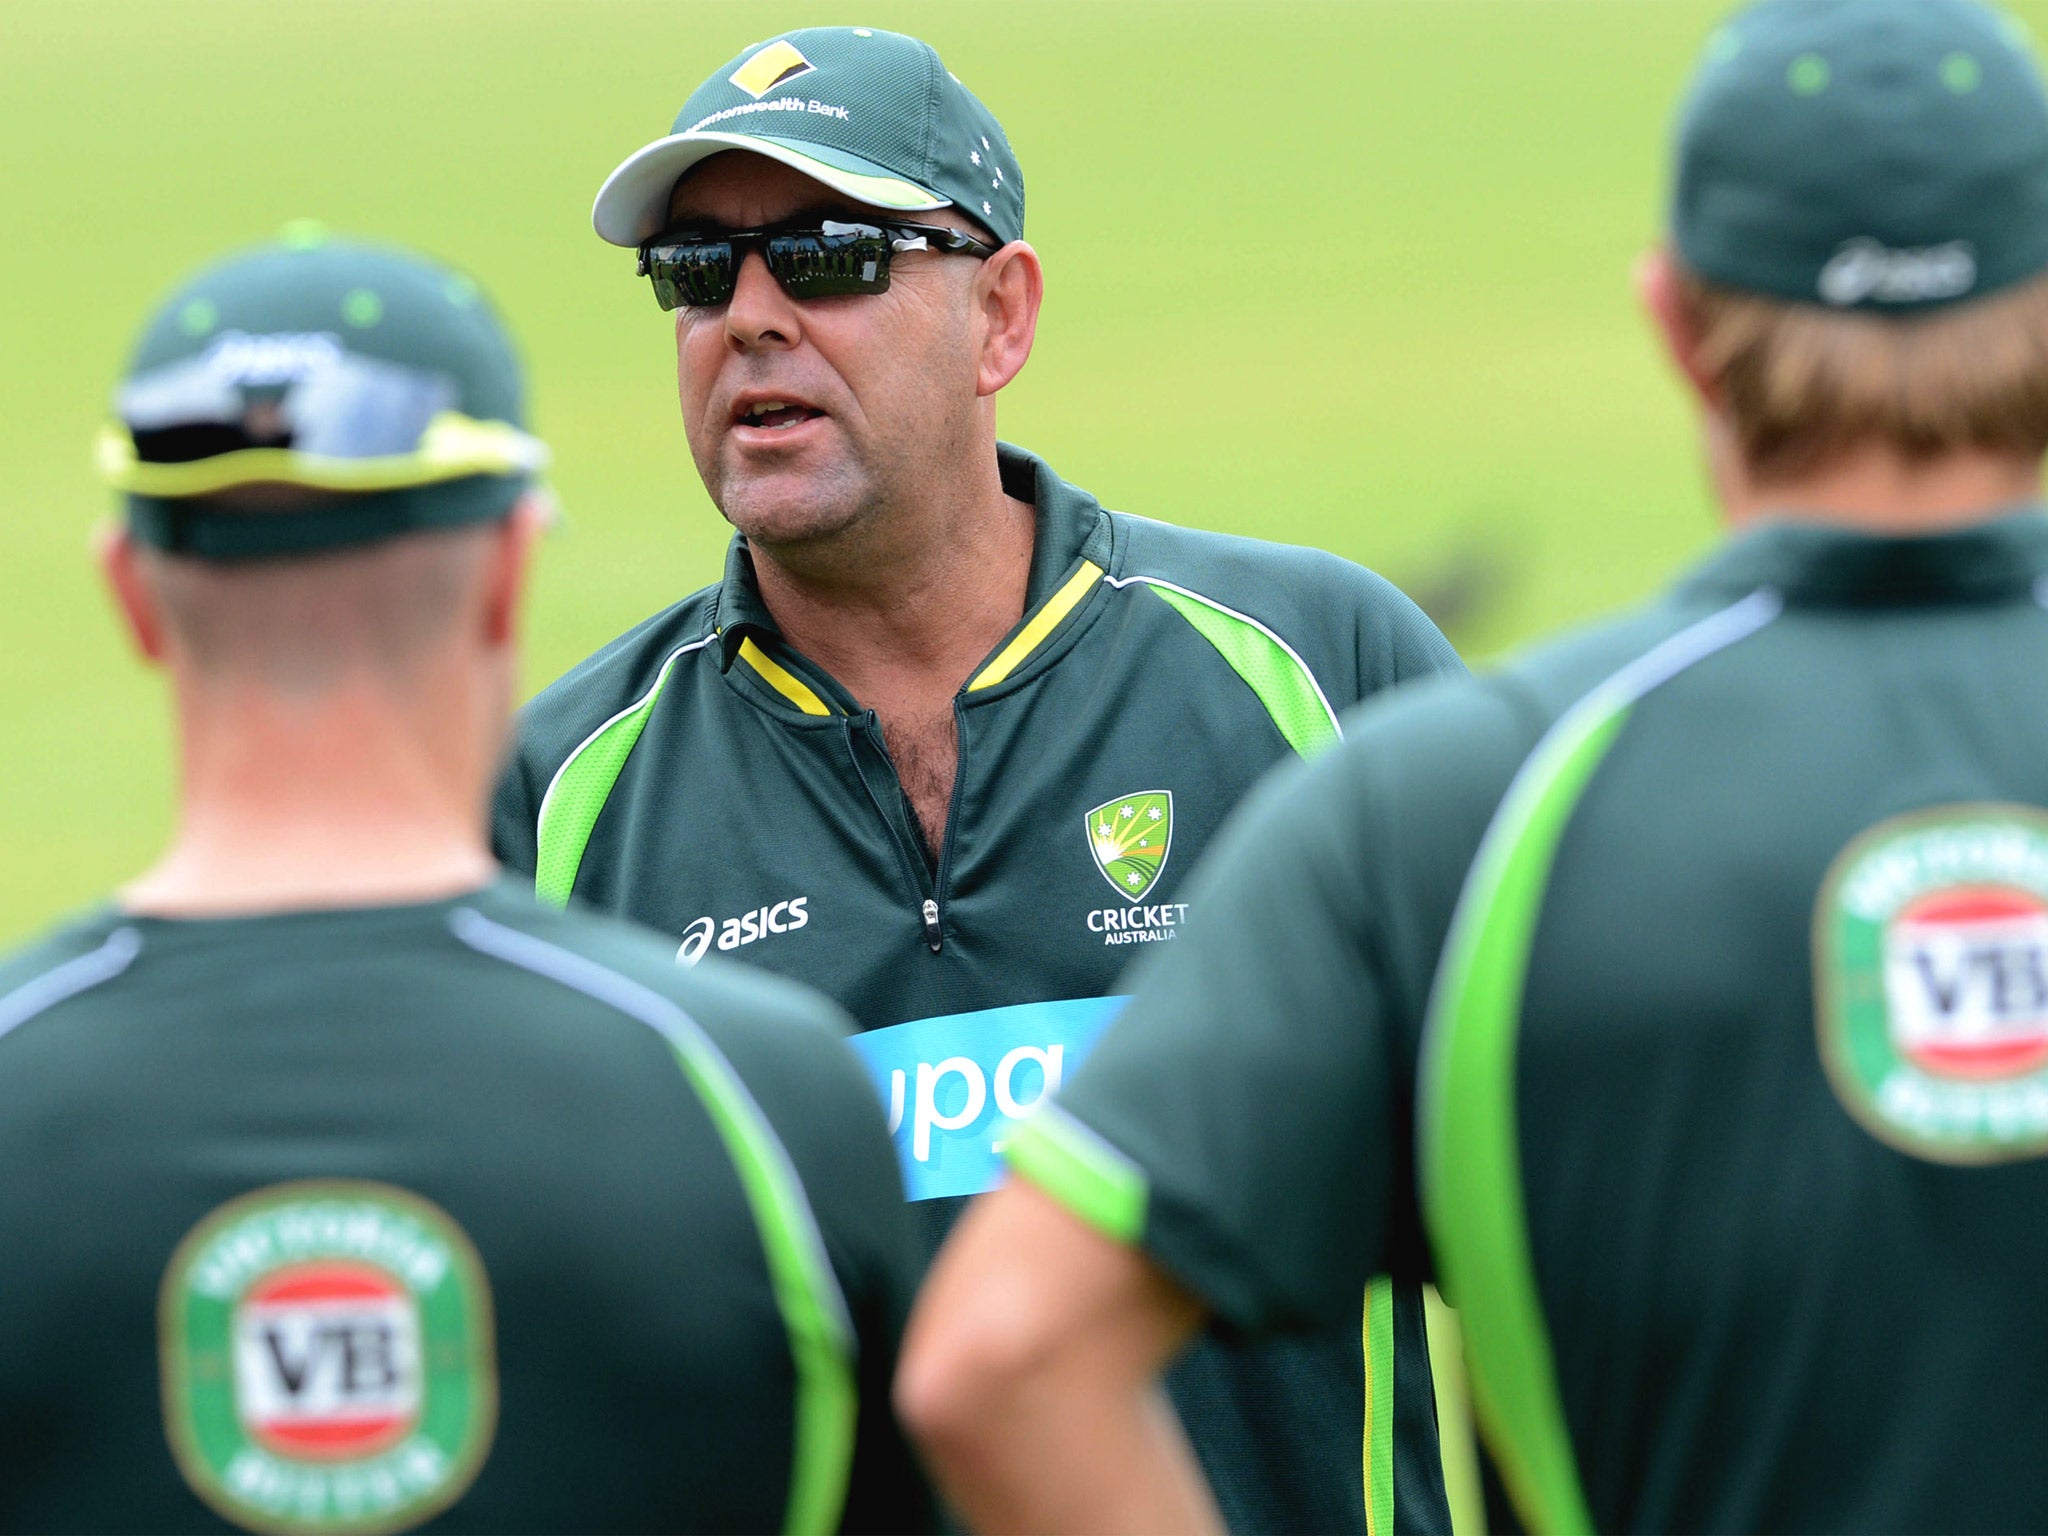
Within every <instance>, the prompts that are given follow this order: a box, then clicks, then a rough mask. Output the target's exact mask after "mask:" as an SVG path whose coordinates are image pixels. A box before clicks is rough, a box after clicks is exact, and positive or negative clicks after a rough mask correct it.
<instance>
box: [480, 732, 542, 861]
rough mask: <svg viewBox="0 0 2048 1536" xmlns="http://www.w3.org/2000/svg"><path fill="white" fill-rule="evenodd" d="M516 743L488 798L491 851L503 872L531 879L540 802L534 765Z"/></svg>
mask: <svg viewBox="0 0 2048 1536" xmlns="http://www.w3.org/2000/svg"><path fill="white" fill-rule="evenodd" d="M522 745H523V744H521V743H517V742H515V743H514V745H513V748H512V750H511V752H510V753H508V754H507V756H506V758H505V765H504V769H503V771H502V772H501V773H500V774H499V776H498V787H497V789H496V791H495V792H494V793H493V794H492V796H491V851H492V852H493V853H494V854H495V855H496V856H497V860H498V862H499V863H500V864H502V865H504V866H505V868H507V869H509V870H512V871H513V872H514V873H516V874H521V875H525V876H527V877H528V878H529V879H530V878H531V877H532V875H533V872H534V870H535V869H536V868H538V867H539V863H540V857H539V839H540V801H541V795H542V793H543V791H544V788H545V786H542V787H541V788H536V787H535V785H534V780H533V765H532V764H531V763H530V762H529V761H528V760H527V756H526V753H525V752H524V751H523V750H521V748H522Z"/></svg>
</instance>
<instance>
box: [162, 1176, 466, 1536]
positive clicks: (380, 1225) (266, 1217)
mask: <svg viewBox="0 0 2048 1536" xmlns="http://www.w3.org/2000/svg"><path fill="white" fill-rule="evenodd" d="M158 1334H159V1348H160V1350H161V1354H162V1370H163V1399H164V1417H165V1421H166V1427H167V1429H168V1431H169V1436H170V1442H171V1450H172V1452H173V1454H174V1455H175V1457H176V1459H177V1463H178V1468H179V1470H180V1471H181V1472H182V1473H183V1474H184V1476H185V1480H186V1481H187V1482H188V1483H190V1484H191V1485H192V1489H193V1491H194V1492H195V1493H197V1494H198V1495H199V1497H200V1498H201V1499H203V1500H205V1502H206V1503H207V1504H209V1505H211V1506H212V1507H213V1509H214V1510H216V1511H217V1512H218V1513H219V1514H221V1515H222V1516H224V1517H226V1518H227V1519H228V1520H230V1521H232V1522H234V1523H235V1524H237V1525H240V1526H243V1527H245V1528H247V1529H250V1530H255V1531H267V1532H269V1531H274V1532H286V1531H289V1532H337V1533H348V1536H377V1533H381V1532H386V1531H396V1530H399V1529H402V1528H405V1527H409V1526H412V1525H416V1524H418V1523H420V1522H421V1521H424V1520H426V1519H428V1518H430V1517H431V1516H432V1515H434V1514H436V1513H437V1512H439V1511H440V1510H442V1509H444V1508H446V1507H447V1506H448V1505H449V1504H451V1503H453V1502H454V1501H455V1500H456V1499H457V1498H458V1497H460V1496H461V1494H462V1493H463V1491H464V1490H465V1489H467V1488H468V1487H469V1485H470V1484H471V1482H473V1481H474V1480H475V1478H476V1475H477V1472H478V1470H479V1469H480V1468H481V1467H482V1466H483V1462H484V1457H485V1455H486V1453H487V1452H488V1451H489V1450H490V1445H491V1435H492V1432H493V1430H494V1429H495V1427H496V1423H497V1404H498V1393H497V1373H496V1363H495V1355H494V1346H493V1330H492V1321H491V1298H490V1290H489V1287H488V1285H487V1283H486V1281H485V1279H484V1272H483V1266H482V1265H481V1264H480V1263H479V1262H478V1260H477V1256H476V1250H475V1249H474V1248H473V1247H472V1246H471V1245H470V1242H469V1239H468V1238H467V1237H466V1236H465V1235H464V1234H463V1232H462V1229H461V1228H460V1227H458V1226H456V1225H455V1223H454V1222H453V1221H452V1220H450V1219H449V1217H448V1216H447V1215H446V1214H445V1213H443V1212H442V1211H440V1210H439V1209H437V1208H436V1207H434V1206H432V1205H430V1204H428V1203H427V1202H426V1201H425V1200H422V1199H420V1198H419V1197H418V1196H417V1195H413V1194H410V1193H408V1192H406V1191H405V1190H402V1189H394V1188H392V1187H391V1186H389V1185H385V1184H367V1183H353V1182H341V1181H336V1182H331V1183H330V1182H321V1183H304V1184H280V1185H274V1186H272V1187H270V1188H268V1189H261V1190H258V1191H256V1192H255V1193H254V1194H250V1195H245V1196H243V1197H242V1198H241V1199H239V1200H234V1201H230V1202H229V1203H228V1204H227V1205H224V1206H222V1207H221V1208H220V1209H219V1210H217V1211H215V1212H214V1213H213V1214H212V1215H210V1216H208V1217H207V1218H206V1219H205V1220H204V1221H202V1222H201V1223H200V1224H199V1225H198V1226H197V1227H195V1228H194V1229H193V1230H192V1232H191V1233H190V1234H189V1235H188V1236H187V1237H186V1238H185V1240H184V1242H182V1243H181V1244H179V1246H178V1250H177V1252H176V1254H175V1255H173V1257H172V1259H171V1265H170V1268H169V1270H168V1271H167V1272H166V1273H165V1275H164V1283H163V1292H162V1295H161V1298H160V1301H159V1306H158Z"/></svg>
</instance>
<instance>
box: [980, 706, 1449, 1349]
mask: <svg viewBox="0 0 2048 1536" xmlns="http://www.w3.org/2000/svg"><path fill="white" fill-rule="evenodd" d="M1368 766H1369V764H1368V761H1367V759H1366V757H1365V755H1364V754H1362V753H1361V752H1360V751H1359V750H1358V746H1357V744H1356V743H1354V744H1352V745H1351V746H1347V747H1343V748H1339V749H1337V750H1336V751H1333V752H1331V753H1328V754H1326V755H1324V756H1323V757H1321V758H1319V759H1318V760H1317V761H1315V762H1314V763H1311V764H1308V765H1305V766H1296V767H1292V768H1289V769H1284V770H1282V771H1281V772H1280V773H1279V774H1277V775H1275V776H1274V777H1273V778H1270V779H1268V780H1267V782H1266V783H1265V785H1264V786H1263V787H1262V788H1261V789H1260V790H1259V791H1258V792H1257V793H1256V794H1255V795H1254V796H1253V797H1252V798H1251V799H1250V800H1249V801H1248V802H1247V804H1246V806H1245V807H1244V808H1243V809H1242V810H1241V811H1240V812H1239V813H1238V814H1237V815H1236V816H1235V817H1234V818H1233V819H1232V822H1231V824H1230V825H1229V827H1228V828H1227V829H1226V831H1225V833H1224V834H1223V836H1222V837H1221V838H1220V839H1219V842H1218V844H1217V847H1216V849H1215V851H1214V852H1213V853H1212V854H1211V855H1210V856H1209V857H1208V859H1207V860H1205V862H1204V864H1203V866H1202V871H1201V873H1200V874H1199V875H1198V877H1197V879H1196V881H1195V884H1194V887H1193V889H1192V890H1191V891H1190V894H1189V907H1190V915H1189V919H1188V921H1187V924H1186V925H1185V926H1184V927H1182V928H1181V929H1180V930H1179V937H1178V938H1177V939H1176V941H1175V942H1174V943H1172V944H1171V945H1170V946H1165V947H1163V948H1162V950H1161V951H1160V952H1159V953H1157V954H1156V955H1152V956H1148V957H1147V959H1146V960H1145V962H1143V963H1142V964H1141V965H1140V966H1139V967H1138V968H1137V970H1136V972H1135V973H1134V975H1133V978H1132V980H1133V982H1134V983H1135V986H1134V990H1135V994H1136V995H1135V997H1134V1000H1133V1001H1132V1003H1131V1005H1130V1008H1129V1009H1128V1011H1127V1012H1126V1013H1125V1014H1124V1015H1123V1016H1122V1017H1121V1018H1120V1019H1119V1020H1118V1022H1117V1023H1116V1025H1114V1026H1113V1027H1112V1028H1111V1030H1110V1031H1109V1033H1108V1034H1107V1035H1106V1036H1105V1038H1104V1039H1103V1040H1102V1042H1101V1043H1100V1044H1099V1045H1098V1046H1097V1047H1096V1050H1095V1052H1094V1054H1093V1055H1092V1056H1091V1058H1090V1059H1089V1061H1088V1063H1087V1065H1086V1066H1085V1067H1084V1068H1083V1069H1082V1070H1081V1071H1080V1072H1079V1073H1077V1074H1076V1076H1075V1078H1074V1080H1073V1082H1072V1083H1071V1084H1070V1085H1069V1086H1068V1087H1067V1088H1066V1089H1065V1090H1064V1091H1063V1093H1062V1095H1061V1097H1060V1100H1059V1102H1058V1103H1057V1104H1055V1105H1054V1106H1051V1107H1050V1108H1049V1109H1048V1110H1047V1111H1045V1112H1044V1113H1042V1114H1040V1115H1038V1116H1035V1117H1033V1119H1031V1120H1029V1121H1027V1122H1025V1124H1024V1125H1023V1126H1022V1127H1021V1128H1020V1130H1019V1132H1018V1134H1017V1135H1016V1136H1014V1137H1013V1139H1012V1141H1011V1150H1010V1153H1009V1158H1010V1166H1011V1168H1012V1169H1013V1171H1015V1172H1016V1173H1018V1174H1019V1175H1021V1176H1022V1177H1024V1178H1026V1179H1029V1180H1030V1181H1032V1182H1033V1183H1034V1184H1037V1185H1038V1186H1039V1187H1041V1188H1042V1189H1044V1190H1045V1191H1046V1192H1047V1193H1049V1194H1051V1195H1052V1196H1053V1197H1054V1198H1055V1199H1058V1200H1060V1201H1061V1202H1062V1203H1064V1204H1066V1205H1067V1206H1068V1207H1069V1208H1070V1209H1072V1210H1073V1211H1074V1212H1075V1213H1076V1214H1077V1215H1079V1216H1080V1217H1082V1218H1083V1219H1084V1220H1087V1221H1089V1222H1090V1223H1091V1224H1093V1225H1095V1226H1097V1227H1098V1228H1100V1229H1101V1230H1103V1231H1105V1232H1107V1233H1109V1234H1110V1235H1112V1236H1114V1237H1116V1238H1118V1239H1120V1240H1123V1241H1129V1242H1136V1243H1138V1244H1141V1245H1142V1246H1143V1248H1144V1249H1145V1250H1146V1252H1147V1253H1149V1254H1150V1255H1151V1256H1152V1257H1153V1258H1154V1259H1155V1260H1156V1261H1157V1262H1158V1263H1159V1264H1160V1265H1162V1266H1163V1267H1164V1268H1165V1269H1166V1270H1167V1271H1168V1272H1169V1273H1171V1274H1173V1275H1174V1276H1175V1277H1176V1278H1178V1279H1179V1280H1180V1281H1181V1282H1182V1283H1183V1284H1185V1285H1186V1286H1188V1287H1189V1288H1190V1289H1191V1290H1192V1291H1194V1292H1195V1293H1196V1294H1197V1295H1199V1296H1200V1297H1202V1298H1203V1299H1204V1300H1205V1301H1206V1302H1207V1303H1208V1304H1209V1305H1210V1306H1211V1307H1212V1308H1213V1309H1214V1310H1215V1311H1216V1312H1217V1313H1218V1314H1220V1315H1221V1316H1222V1317H1223V1318H1225V1319H1226V1320H1228V1321H1230V1322H1231V1323H1234V1324H1236V1325H1237V1326H1238V1327H1240V1328H1243V1329H1246V1330H1253V1331H1258V1330H1264V1329H1269V1328H1278V1327H1287V1326H1307V1325H1312V1324H1316V1323H1324V1322H1334V1321H1335V1320H1337V1319H1338V1318H1340V1317H1344V1316H1348V1315H1349V1314H1350V1313H1352V1312H1354V1311H1355V1310H1356V1308H1357V1304H1358V1296H1359V1292H1360V1291H1361V1289H1362V1288H1363V1287H1364V1285H1365V1283H1366V1280H1367V1279H1368V1278H1369V1277H1370V1276H1372V1275H1374V1274H1377V1273H1382V1272H1388V1271H1390V1270H1392V1269H1393V1268H1394V1266H1393V1264H1392V1263H1391V1262H1390V1260H1391V1258H1392V1254H1391V1251H1390V1250H1391V1246H1392V1245H1391V1243H1390V1234H1391V1233H1392V1232H1393V1231H1394V1230H1395V1228H1396V1226H1397V1224H1398V1223H1397V1220H1396V1216H1395V1205H1396V1194H1395V1191H1396V1190H1397V1189H1401V1190H1405V1189H1406V1188H1407V1187H1408V1183H1409V1181H1408V1176H1407V1170H1408V1166H1409V1154H1408V1146H1409V1143H1410V1140H1411V1136H1410V1133H1409V1123H1410V1112H1409V1087H1408V1084H1409V1075H1410V1074H1409V1069H1408V1062H1407V1060H1406V1059H1405V1058H1406V1054H1407V1053H1406V1052H1405V1051H1404V1050H1403V1049H1402V1048H1401V1045H1400V1043H1399V1042H1398V1040H1397V1038H1396V1037H1397V1033H1398V1031H1397V1028H1396V1020H1397V1016H1398V1015H1399V1014H1400V1013H1401V1012H1403V1011H1404V1010H1403V1000H1402V999H1399V998H1398V997H1396V996H1395V995H1394V993H1395V989H1394V988H1393V986H1392V984H1391V978H1390V976H1389V973H1388V970H1387V967H1386V965H1385V963H1384V956H1383V953H1382V948H1383V936H1382V933H1381V922H1380V912H1379V907H1380V905H1381V903H1380V901H1379V899H1378V898H1377V897H1376V894H1375V885H1376V881H1375V873H1376V870H1377V868H1378V864H1379V860H1378V858H1377V857H1376V843H1377V841H1378V840H1377V838H1376V835H1375V826H1374V823H1375V819H1376V814H1377V809H1378V808H1377V805H1376V804H1375V797H1374V795H1373V785H1372V782H1371V778H1370V775H1369V774H1368V773H1366V772H1364V771H1363V770H1364V769H1366V768H1367V767H1368Z"/></svg>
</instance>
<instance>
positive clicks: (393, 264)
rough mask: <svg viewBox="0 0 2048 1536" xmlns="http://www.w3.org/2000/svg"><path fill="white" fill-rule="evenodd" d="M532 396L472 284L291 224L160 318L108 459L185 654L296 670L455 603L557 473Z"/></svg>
mask: <svg viewBox="0 0 2048 1536" xmlns="http://www.w3.org/2000/svg"><path fill="white" fill-rule="evenodd" d="M524 394H525V390H524V385H523V382H522V379H521V374H520V368H519V362H518V358H517V355H516V354H515V352H514V350H513V347H512V343H511V340H510V338H509V337H508V336H507V334H506V332H505V330H504V328H503V326H502V325H501V324H500V323H499V321H498V319H497V317H496V316H495V314H494V313H493V312H492V309H491V307H490V305H489V303H488V301H487V300H486V299H485V298H484V296H483V295H482V293H481V292H480V291H479V290H478V288H477V286H476V284H475V283H474V282H472V281H471V280H470V279H468V278H467V277H465V276H463V275H461V274H460V273H457V272H455V271H452V270H450V269H448V268H446V267H443V266H441V265H439V264H437V263H434V262H431V261H428V260H425V259H423V258H421V257H418V256H414V255H411V254H408V253H405V252H401V251H396V250H388V249H380V248H375V247H369V246H364V245H358V244H353V243H348V242H343V241H337V240H330V239H328V238H327V237H326V236H325V235H324V233H323V232H321V231H319V230H318V229H317V227H313V226H297V227H295V228H294V229H292V230H290V231H288V232H287V235H286V237H285V239H284V240H282V241H281V242H280V243H278V244H276V245H273V246H267V247H262V248H259V249H256V250H253V251H248V252H244V253H241V254H238V255H236V256H232V257H229V258H227V259H225V260H223V261H220V262H218V263H216V264H214V265H213V266H210V267H208V268H207V269H205V270H204V271H202V272H201V273H199V274H198V275H197V276H195V277H193V278H192V279H191V280H189V281H188V282H186V283H185V284H184V285H183V286H181V287H180V288H179V289H178V290H177V291H176V292H174V293H173V294H172V295H171V296H170V297H169V298H168V299H167V300H165V302H164V303H163V304H162V305H161V306H160V307H159V308H158V309H157V311H156V313H155V315H154V316H153V317H152V318H151V320H150V321H149V323H148V324H147V325H146V326H145V328H144V330H143V333H142V336H141V339H140V340H139V342H138V343H137V345H136V348H135V352H134V355H133V358H132V360H131V362H130V364H129V367H128V370H127V374H126V377H125V378H124V379H123V381H122V383H121V385H120V386H119V388H118V389H117V391H116V392H115V396H114V412H113V419H112V420H111V421H110V422H109V423H108V424H107V425H106V427H105V428H103V429H102V432H101V435H100V442H99V460H100V466H101V469H102V472H103V473H104V475H105V476H106V478H107V480H108V481H109V483H110V484H112V485H113V486H114V487H116V488H117V489H118V490H119V491H121V492H122V493H123V501H124V507H125V512H126V528H127V535H128V538H129V539H130V540H131V541H132V543H133V544H134V545H136V546H139V547H140V549H141V550H142V551H143V552H144V561H145V563H146V564H147V565H148V566H149V568H150V569H151V570H152V572H153V573H154V576H155V581H156V585H157V587H158V589H159V592H160V595H161V597H162V599H163V607H164V613H165V618H166V622H167V623H168V624H169V625H170V626H171V627H172V628H174V629H175V630H177V631H178V632H179V633H180V634H181V635H184V636H187V637H189V638H190V639H191V640H192V641H193V642H194V643H193V645H192V647H191V650H192V653H193V655H194V656H195V659H197V660H199V661H201V662H202V663H206V664H226V663H229V662H231V661H233V660H234V659H236V657H237V655H238V654H240V653H250V654H247V655H246V656H245V659H247V660H249V661H251V662H254V663H259V664H266V665H268V664H275V665H276V666H278V667H281V668H282V669H283V670H284V671H285V672H287V673H290V674H292V675H294V676H298V677H301V678H304V677H308V676H310V674H311V673H312V672H314V671H317V670H318V667H317V665H316V663H317V662H318V661H319V660H320V658H321V657H322V655H323V654H325V655H329V656H331V657H332V660H333V661H334V662H336V663H339V662H342V661H345V660H346V659H348V655H349V653H350V652H351V651H352V650H353V651H359V652H361V654H362V655H363V656H364V657H366V658H368V659H385V660H389V659H392V658H393V657H394V656H396V655H397V654H399V653H400V651H402V649H403V647H404V644H405V643H406V642H408V641H409V640H415V639H417V638H419V637H421V636H423V635H425V634H426V633H428V632H429V631H430V630H431V629H432V627H433V625H434V624H435V623H437V622H438V621H439V619H440V618H441V617H442V616H444V615H445V614H446V613H447V612H449V611H450V610H451V608H452V607H453V606H454V604H453V603H452V600H451V597H450V591H451V589H450V582H451V581H454V580H455V577H456V573H457V571H458V570H459V569H460V568H461V567H463V566H464V565H465V563H467V564H470V565H474V564H475V563H476V562H477V560H478V559H479V558H480V556H479V554H478V546H479V542H480V541H479V536H480V535H481V534H483V533H484V532H486V531H487V530H488V529H489V528H490V527H491V526H492V525H496V524H501V523H502V522H503V521H504V520H505V519H506V518H508V517H509V516H510V515H511V514H512V512H513V510H514V508H515V507H517V506H518V505H519V504H520V503H521V502H522V500H524V499H525V498H527V497H528V496H529V494H530V493H531V491H532V490H533V482H534V477H535V475H536V474H537V473H538V472H539V471H540V470H541V469H542V467H543V466H544V465H545V463H546V461H547V451H546V449H545V448H544V447H543V446H542V444H541V443H540V442H539V441H538V440H537V439H536V438H534V437H532V436H531V435H529V434H528V433H527V431H526V430H525V404H524ZM415 610H418V611H415Z"/></svg>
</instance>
